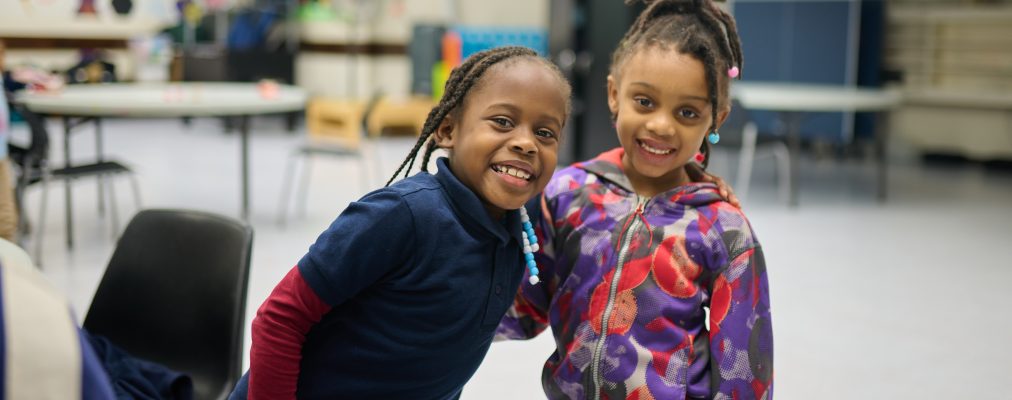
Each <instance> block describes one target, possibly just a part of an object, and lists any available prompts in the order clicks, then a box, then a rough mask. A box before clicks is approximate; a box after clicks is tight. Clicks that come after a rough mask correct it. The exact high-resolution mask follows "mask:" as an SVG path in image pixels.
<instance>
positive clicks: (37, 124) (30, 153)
mask: <svg viewBox="0 0 1012 400" xmlns="http://www.w3.org/2000/svg"><path fill="white" fill-rule="evenodd" d="M10 107H11V109H12V110H14V111H15V112H17V113H18V114H20V115H21V118H22V119H23V120H24V121H25V123H26V124H28V130H29V131H30V133H31V139H30V140H31V142H30V143H29V144H28V147H20V146H17V145H14V144H10V143H8V148H9V149H10V150H11V156H12V158H14V162H15V163H17V164H18V165H19V166H21V167H22V168H25V167H27V166H26V165H25V163H26V161H27V160H31V163H32V164H33V165H31V166H35V165H38V163H39V162H40V161H44V160H48V157H49V131H47V130H46V122H45V121H44V120H43V119H42V117H41V116H39V115H38V114H35V113H34V112H32V111H31V110H29V109H28V107H25V105H24V104H21V103H17V102H11V103H10Z"/></svg>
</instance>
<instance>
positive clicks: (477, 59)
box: [387, 46, 571, 186]
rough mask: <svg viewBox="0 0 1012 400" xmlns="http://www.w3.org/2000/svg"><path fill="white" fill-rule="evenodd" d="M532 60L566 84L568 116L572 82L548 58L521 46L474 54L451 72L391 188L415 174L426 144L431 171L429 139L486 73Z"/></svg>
mask: <svg viewBox="0 0 1012 400" xmlns="http://www.w3.org/2000/svg"><path fill="white" fill-rule="evenodd" d="M520 58H529V59H531V60H535V61H537V62H540V63H541V64H543V65H545V66H546V67H548V68H549V69H550V70H552V71H553V72H554V74H555V76H556V78H558V79H559V80H560V82H561V84H562V85H563V88H564V90H566V91H567V93H565V96H564V97H565V98H566V99H567V100H566V101H567V104H566V114H567V115H568V114H569V107H570V105H569V103H568V102H569V100H568V99H569V93H568V92H569V91H570V90H571V89H570V87H569V83H568V81H566V79H565V77H563V75H562V71H560V70H559V68H558V67H557V66H555V64H552V62H551V61H548V60H546V59H544V58H541V57H539V56H538V54H537V53H536V52H535V51H534V50H531V49H529V48H526V47H520V46H505V47H497V48H494V49H490V50H484V51H480V52H477V53H474V54H472V55H471V56H470V57H468V58H467V60H465V61H464V62H463V63H462V64H460V65H459V66H458V67H456V68H454V69H453V71H452V72H451V73H450V76H449V78H448V79H447V80H446V85H445V86H444V90H443V97H442V98H440V99H439V103H438V104H436V106H435V107H433V108H432V110H431V111H429V116H428V117H427V118H426V119H425V124H424V125H423V126H422V132H421V134H420V135H419V137H418V141H417V142H415V146H414V147H413V148H412V149H411V151H410V152H409V153H408V156H407V157H406V158H405V159H404V162H402V163H401V165H400V167H397V171H395V172H394V174H393V176H391V177H390V180H389V181H387V186H389V185H390V184H391V183H393V181H394V180H395V179H397V175H400V173H401V171H403V172H404V177H405V178H406V177H407V176H408V174H409V173H410V171H411V167H412V166H414V164H415V160H416V159H417V158H418V153H419V149H421V148H422V145H425V151H424V153H423V154H422V162H421V170H422V171H427V166H428V164H429V158H430V156H431V155H432V152H433V151H435V150H436V148H437V146H436V142H435V141H433V140H429V139H430V138H431V137H432V134H433V133H435V132H436V130H437V129H439V125H440V124H442V123H443V120H444V119H446V116H447V115H450V114H451V113H453V114H457V113H459V112H460V111H461V110H462V109H463V105H464V101H465V99H466V98H467V95H468V94H469V93H471V90H472V89H475V88H476V87H477V86H479V84H480V81H481V78H482V76H483V74H484V73H485V72H486V71H488V69H489V68H490V67H492V66H494V65H496V64H499V63H502V62H503V61H505V60H510V59H520Z"/></svg>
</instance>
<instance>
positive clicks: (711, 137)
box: [706, 131, 720, 144]
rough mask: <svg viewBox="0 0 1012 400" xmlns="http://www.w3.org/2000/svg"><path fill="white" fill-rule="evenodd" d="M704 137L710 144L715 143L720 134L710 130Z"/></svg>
mask: <svg viewBox="0 0 1012 400" xmlns="http://www.w3.org/2000/svg"><path fill="white" fill-rule="evenodd" d="M706 139H707V140H709V141H710V144H717V142H719V141H720V134H719V133H717V131H713V132H710V134H709V135H706Z"/></svg>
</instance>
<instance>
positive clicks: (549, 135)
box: [489, 117, 558, 139]
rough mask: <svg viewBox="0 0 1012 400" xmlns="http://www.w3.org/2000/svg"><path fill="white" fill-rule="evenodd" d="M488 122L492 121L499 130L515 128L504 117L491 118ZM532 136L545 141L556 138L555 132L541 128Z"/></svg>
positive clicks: (510, 121)
mask: <svg viewBox="0 0 1012 400" xmlns="http://www.w3.org/2000/svg"><path fill="white" fill-rule="evenodd" d="M489 120H490V121H492V123H493V124H495V125H496V127H498V128H499V129H503V130H510V129H513V128H514V127H516V126H515V125H514V124H513V121H512V120H510V119H509V118H506V117H492V118H489ZM534 135H535V136H538V137H543V138H546V139H555V138H556V137H557V136H558V135H556V133H555V131H552V130H551V129H547V128H541V129H537V130H535V131H534Z"/></svg>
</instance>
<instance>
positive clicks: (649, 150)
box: [636, 140, 675, 156]
mask: <svg viewBox="0 0 1012 400" xmlns="http://www.w3.org/2000/svg"><path fill="white" fill-rule="evenodd" d="M636 143H637V144H639V145H640V148H642V149H643V150H646V151H647V153H650V154H656V155H659V156H666V155H668V154H671V153H672V152H673V151H675V149H659V148H656V147H651V146H650V145H649V144H647V143H646V142H644V141H642V140H637V141H636Z"/></svg>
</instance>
